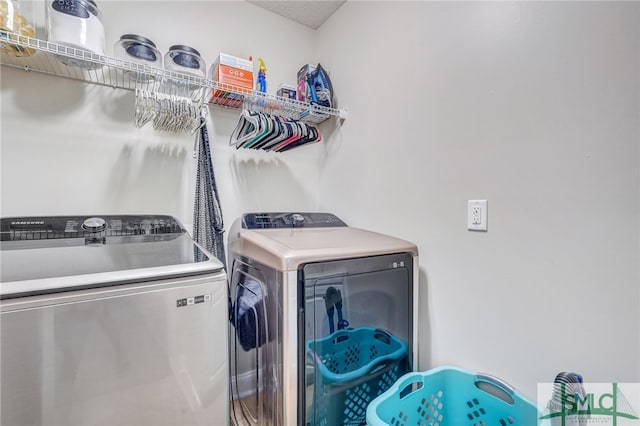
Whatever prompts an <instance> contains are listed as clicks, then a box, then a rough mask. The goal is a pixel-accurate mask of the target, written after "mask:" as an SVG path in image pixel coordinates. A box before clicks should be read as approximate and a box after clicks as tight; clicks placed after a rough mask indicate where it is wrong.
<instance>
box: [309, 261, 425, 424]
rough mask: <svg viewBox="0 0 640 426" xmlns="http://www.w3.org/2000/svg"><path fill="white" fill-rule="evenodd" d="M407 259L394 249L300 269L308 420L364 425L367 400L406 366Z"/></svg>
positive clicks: (408, 321)
mask: <svg viewBox="0 0 640 426" xmlns="http://www.w3.org/2000/svg"><path fill="white" fill-rule="evenodd" d="M412 262H413V257H412V255H411V254H409V253H399V254H390V255H384V256H374V257H366V258H357V259H347V260H337V261H330V262H320V263H312V264H306V265H304V266H303V268H302V271H301V283H304V303H305V309H304V324H300V326H303V327H304V342H303V344H304V357H305V361H304V362H302V360H301V362H299V365H300V366H303V365H304V371H303V369H302V367H301V369H300V371H299V374H300V376H299V377H300V384H301V386H300V391H299V392H300V398H299V401H301V403H300V405H299V409H301V410H304V412H305V413H306V416H305V417H306V422H307V424H308V425H338V424H339V425H343V424H353V425H357V424H364V423H365V415H366V408H367V405H368V404H369V402H370V401H371V400H372V399H373V398H375V397H376V396H378V395H380V394H381V393H382V392H384V391H385V390H387V389H388V388H389V387H390V386H391V385H392V384H393V383H394V382H395V380H396V379H398V378H399V377H400V376H401V375H402V374H404V373H406V372H408V371H410V370H411V365H410V360H411V359H412V351H413V344H412V342H411V336H413V329H412V327H413V301H412V294H413V285H414V283H413V273H412V271H413V263H412ZM303 402H304V404H303ZM302 405H304V407H303V406H302Z"/></svg>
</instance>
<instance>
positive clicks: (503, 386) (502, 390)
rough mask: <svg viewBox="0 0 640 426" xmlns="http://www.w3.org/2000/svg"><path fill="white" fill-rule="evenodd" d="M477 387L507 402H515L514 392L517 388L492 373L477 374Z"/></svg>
mask: <svg viewBox="0 0 640 426" xmlns="http://www.w3.org/2000/svg"><path fill="white" fill-rule="evenodd" d="M476 387H477V388H478V389H480V390H482V391H484V392H486V393H488V394H490V395H493V396H494V397H496V398H498V399H501V400H502V401H504V402H506V403H507V404H510V405H513V404H514V400H513V394H514V393H515V388H514V387H513V386H511V385H510V384H509V383H507V382H505V381H504V380H502V379H499V378H497V377H495V376H492V375H491V374H486V373H478V374H476Z"/></svg>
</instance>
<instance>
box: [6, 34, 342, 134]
mask: <svg viewBox="0 0 640 426" xmlns="http://www.w3.org/2000/svg"><path fill="white" fill-rule="evenodd" d="M0 43H3V44H4V43H6V44H11V45H14V46H19V47H21V48H23V49H24V50H25V51H26V50H27V49H32V50H33V51H35V53H34V54H33V55H31V56H22V57H16V56H13V55H10V54H6V53H2V55H0V64H2V65H6V66H10V67H15V68H21V69H24V70H25V71H35V72H39V73H44V74H50V75H55V76H58V77H64V78H70V79H74V80H80V81H83V82H86V83H91V84H97V85H102V86H109V87H114V88H120V89H125V90H136V88H140V87H141V84H149V83H148V82H158V81H171V82H173V83H176V84H177V85H187V86H188V87H190V88H191V89H192V90H196V91H199V92H200V93H201V94H202V96H204V99H205V103H207V104H209V105H215V106H222V107H227V108H241V107H247V108H251V109H254V110H260V111H264V112H268V113H270V114H276V115H282V116H285V117H288V118H292V119H296V120H301V121H304V122H307V123H314V124H318V123H321V122H323V121H325V120H327V119H328V118H330V117H340V118H343V119H344V118H345V117H346V111H344V110H339V109H335V108H327V107H323V106H320V105H311V104H308V103H305V102H299V101H295V100H291V99H288V98H283V97H280V96H274V95H270V94H267V93H260V92H256V91H255V90H249V89H245V88H242V87H238V86H234V85H230V84H224V83H219V82H217V81H213V80H208V79H204V78H199V77H195V76H191V75H188V74H184V73H180V72H175V71H169V70H165V69H160V68H153V67H150V66H147V65H141V64H136V63H134V62H129V61H125V60H122V59H117V58H113V57H109V56H104V55H97V54H95V53H92V52H88V51H85V50H81V49H76V48H73V47H69V46H65V45H61V44H57V43H51V42H48V41H44V40H39V39H35V38H31V37H26V36H23V35H19V34H15V33H10V32H7V31H0ZM63 62H64V63H63ZM212 93H217V94H218V96H216V97H213V96H211V94H212Z"/></svg>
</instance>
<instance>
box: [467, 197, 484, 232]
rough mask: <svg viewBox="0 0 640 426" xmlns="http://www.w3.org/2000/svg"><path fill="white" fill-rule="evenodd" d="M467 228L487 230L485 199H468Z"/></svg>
mask: <svg viewBox="0 0 640 426" xmlns="http://www.w3.org/2000/svg"><path fill="white" fill-rule="evenodd" d="M467 229H468V230H470V231H486V230H487V200H469V201H468V202H467Z"/></svg>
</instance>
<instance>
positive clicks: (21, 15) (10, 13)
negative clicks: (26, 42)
mask: <svg viewBox="0 0 640 426" xmlns="http://www.w3.org/2000/svg"><path fill="white" fill-rule="evenodd" d="M35 16H36V14H35V9H34V2H31V1H18V0H0V30H1V31H3V32H5V31H6V32H8V33H12V34H16V35H18V36H26V37H31V38H35V37H36V22H35ZM14 38H17V36H15V37H14V36H13V35H9V39H14ZM0 51H1V52H2V53H5V54H9V55H13V56H20V57H21V56H31V55H33V54H34V53H36V51H35V50H34V49H30V48H28V47H22V46H18V45H16V44H11V43H7V42H0Z"/></svg>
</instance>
